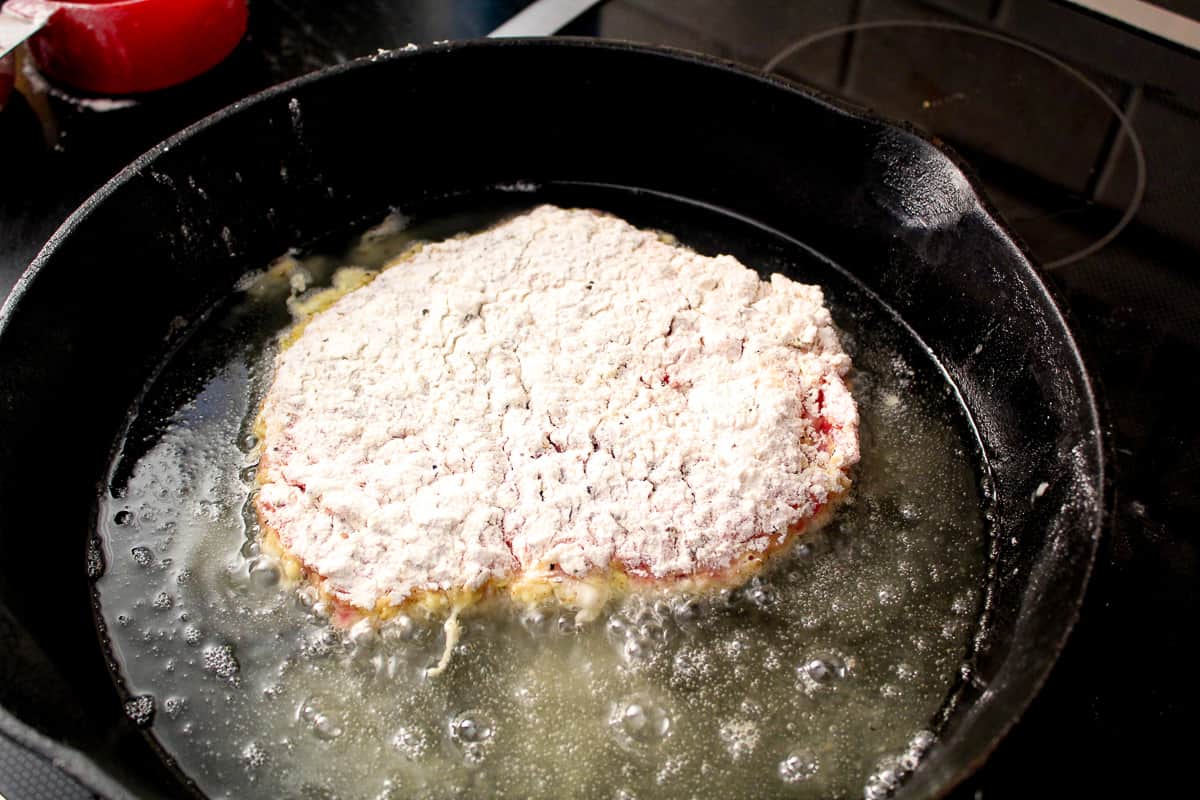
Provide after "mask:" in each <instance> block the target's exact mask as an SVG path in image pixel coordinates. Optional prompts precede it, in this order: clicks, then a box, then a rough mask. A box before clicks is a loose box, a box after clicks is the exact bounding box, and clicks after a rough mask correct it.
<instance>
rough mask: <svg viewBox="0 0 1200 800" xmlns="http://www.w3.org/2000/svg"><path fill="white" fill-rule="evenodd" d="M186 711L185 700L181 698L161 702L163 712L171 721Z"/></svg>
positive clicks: (169, 698)
mask: <svg viewBox="0 0 1200 800" xmlns="http://www.w3.org/2000/svg"><path fill="white" fill-rule="evenodd" d="M186 710H187V700H186V699H184V698H182V697H175V696H172V697H168V698H167V699H166V700H164V701H163V711H165V712H166V714H167V716H168V717H170V718H171V719H176V718H177V717H178V716H179V715H180V714H182V713H183V712H184V711H186Z"/></svg>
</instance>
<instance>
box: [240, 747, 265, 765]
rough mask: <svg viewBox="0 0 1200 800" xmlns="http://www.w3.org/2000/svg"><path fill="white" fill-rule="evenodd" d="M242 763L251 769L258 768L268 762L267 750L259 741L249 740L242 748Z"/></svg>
mask: <svg viewBox="0 0 1200 800" xmlns="http://www.w3.org/2000/svg"><path fill="white" fill-rule="evenodd" d="M242 763H243V764H245V765H246V767H247V768H249V769H257V768H258V767H261V766H262V765H263V764H266V763H267V751H266V750H264V749H263V747H262V745H260V744H259V743H258V742H249V743H247V744H246V746H245V747H243V748H242Z"/></svg>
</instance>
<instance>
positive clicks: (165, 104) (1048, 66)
mask: <svg viewBox="0 0 1200 800" xmlns="http://www.w3.org/2000/svg"><path fill="white" fill-rule="evenodd" d="M526 5H528V2H521V1H520V0H511V1H510V2H487V1H486V0H478V1H477V2H441V1H440V0H421V1H420V2H401V0H391V1H390V2H389V0H362V1H360V2H355V3H344V4H331V3H320V2H300V1H299V0H290V1H289V0H264V2H257V3H255V4H254V5H253V8H252V12H253V13H252V16H251V28H250V33H249V35H248V37H247V39H246V40H245V41H244V42H243V43H242V45H241V46H239V48H238V50H237V51H235V53H234V55H233V56H232V57H231V58H230V59H229V60H228V61H227V62H225V63H224V64H222V65H221V66H220V67H218V68H217V69H216V70H214V71H213V72H211V73H209V74H208V75H206V76H204V77H202V78H200V79H198V80H195V81H193V82H191V83H189V84H186V85H184V86H181V87H178V88H176V89H173V90H168V91H166V92H161V93H157V94H155V95H152V96H148V97H144V98H139V99H137V100H135V101H118V102H116V103H113V102H110V101H107V100H104V99H98V98H79V97H76V96H73V95H71V94H68V93H65V92H63V91H60V90H58V89H55V88H53V87H48V86H45V85H44V84H43V83H42V82H41V81H39V79H38V78H37V75H36V73H33V72H31V71H29V70H25V71H23V72H22V74H21V77H20V78H19V80H18V89H19V90H20V92H21V94H20V95H14V97H13V98H12V100H11V101H10V107H9V108H8V109H7V110H6V111H4V112H3V113H2V114H0V153H3V154H5V157H6V160H5V163H4V167H3V172H2V173H0V174H2V175H3V179H2V180H3V189H2V190H0V296H3V295H4V294H6V293H7V291H8V289H9V288H10V287H11V285H12V284H13V283H14V282H15V280H16V279H17V276H18V275H19V274H20V272H21V271H22V270H23V269H24V267H25V266H26V264H28V262H29V261H30V260H31V259H32V258H33V256H34V255H35V254H36V252H37V251H38V249H40V247H41V245H42V244H43V243H44V242H45V240H46V239H47V238H48V237H49V236H50V234H51V233H52V232H53V231H54V229H55V228H56V227H57V226H58V225H59V224H60V223H61V221H62V220H63V219H64V218H65V217H66V216H67V215H68V214H69V213H70V212H71V211H72V210H74V208H75V207H76V206H77V205H78V204H79V203H80V202H82V200H84V199H85V198H86V197H87V196H88V195H89V194H90V193H91V192H92V191H94V190H95V189H96V188H98V187H99V186H100V185H101V184H102V183H103V182H104V181H105V180H106V179H107V178H108V177H110V176H111V175H112V174H114V173H115V172H116V171H117V170H118V169H120V168H121V167H122V166H124V164H126V163H127V162H128V161H130V160H132V159H133V158H134V157H136V156H137V155H138V154H139V153H141V152H142V151H144V150H145V149H147V148H148V147H150V146H151V145H153V144H154V143H155V142H157V141H159V140H160V139H162V138H165V137H166V136H167V135H169V134H171V133H173V132H175V131H176V130H178V129H180V128H182V127H183V126H185V125H187V124H188V123H190V122H193V121H195V120H196V119H199V118H200V117H202V116H204V115H206V114H207V113H209V112H211V111H214V110H216V109H217V108H219V107H221V106H224V105H226V104H227V103H229V102H232V101H234V100H236V99H238V98H240V97H243V96H245V95H246V94H248V93H250V92H252V91H255V90H257V89H260V88H264V87H266V86H268V85H270V84H273V83H276V82H278V81H281V80H284V79H287V78H290V77H294V76H296V75H299V74H302V73H305V72H308V71H311V70H314V69H318V68H320V67H323V66H327V65H329V64H334V63H337V62H340V61H344V60H346V59H350V58H355V57H358V56H362V55H369V54H373V53H374V52H375V51H376V49H378V48H387V47H397V46H402V45H404V44H405V43H407V42H409V41H414V42H424V41H432V40H436V39H447V38H467V37H472V36H479V35H482V34H485V33H487V32H488V31H490V30H492V29H493V28H495V27H496V26H498V25H499V24H500V23H501V22H503V21H504V20H506V19H508V18H509V17H511V16H512V15H513V14H514V13H516V12H517V11H518V10H520V9H521V8H522V7H524V6H526ZM576 5H586V4H578V3H577V4H576ZM1103 5H1113V4H1105V3H1099V2H1088V3H1052V2H1046V0H961V1H960V2H949V1H947V2H934V1H933V0H930V1H929V2H916V1H915V0H844V1H843V2H836V1H831V2H821V3H815V2H811V3H800V2H789V0H757V1H756V2H754V3H747V2H738V1H737V0H607V2H601V3H599V4H597V5H595V6H594V7H593V8H592V9H591V10H589V11H587V12H586V13H584V14H583V15H582V16H579V17H578V18H576V19H575V20H574V21H573V22H572V23H570V24H569V25H567V27H566V28H564V29H563V30H562V32H563V33H571V34H578V35H587V36H600V37H606V38H619V39H630V40H635V41H642V42H650V43H655V44H667V45H673V46H677V47H683V48H687V49H691V50H697V51H701V52H705V53H709V54H714V55H718V56H721V57H725V58H731V59H734V60H737V61H741V62H744V63H746V64H748V65H750V66H753V67H759V68H762V67H767V68H770V69H772V70H774V71H776V72H777V73H778V74H780V75H783V76H786V77H788V78H790V79H793V80H796V81H798V82H800V83H803V84H806V85H809V86H812V87H814V88H816V89H818V90H820V91H822V92H825V93H827V94H831V95H834V96H837V97H840V98H843V99H845V100H848V101H849V102H852V103H856V104H859V105H862V106H866V107H869V108H872V109H874V110H875V111H877V112H878V113H880V114H882V115H884V116H887V117H891V118H894V119H902V120H907V121H908V122H910V123H912V124H914V125H916V126H918V127H919V128H922V129H924V130H926V131H928V132H930V133H932V134H934V135H935V136H937V137H939V138H941V139H943V140H944V141H945V142H947V143H948V144H949V145H950V146H951V147H952V148H953V149H954V150H956V151H957V152H958V153H960V154H961V155H962V156H963V157H964V158H965V159H966V160H967V161H968V162H969V163H970V164H971V165H972V167H973V169H974V171H975V173H976V175H977V177H978V178H979V179H980V181H981V182H982V184H983V185H984V187H986V190H987V193H988V195H989V197H990V199H991V201H992V203H993V204H994V206H995V207H996V208H997V209H998V210H999V212H1000V214H1001V215H1002V216H1003V217H1004V218H1005V219H1006V220H1007V221H1008V222H1009V223H1010V225H1011V226H1012V228H1013V229H1014V230H1015V231H1016V232H1017V234H1018V235H1019V236H1020V237H1021V238H1022V239H1023V240H1024V242H1025V243H1026V244H1027V246H1028V247H1029V249H1030V251H1031V252H1032V253H1033V254H1034V255H1035V256H1036V257H1037V258H1038V259H1039V260H1040V262H1041V263H1042V264H1043V266H1044V273H1043V274H1044V275H1045V276H1046V278H1047V280H1048V282H1049V283H1050V284H1051V285H1052V287H1053V288H1054V289H1055V290H1056V291H1057V293H1058V296H1059V298H1060V301H1061V303H1062V305H1063V306H1064V308H1065V311H1066V312H1067V316H1068V319H1069V321H1070V323H1071V325H1072V327H1073V328H1074V330H1075V331H1076V333H1077V334H1078V336H1079V339H1080V345H1081V348H1082V349H1083V352H1084V357H1085V360H1086V362H1087V364H1088V366H1089V368H1090V370H1091V372H1092V374H1093V375H1094V376H1095V378H1096V379H1097V382H1098V386H1099V390H1100V399H1101V402H1102V407H1103V410H1104V413H1105V419H1106V421H1107V422H1106V424H1107V428H1108V430H1107V433H1108V436H1109V442H1110V448H1111V453H1112V456H1113V464H1112V468H1113V475H1114V492H1113V495H1114V509H1113V522H1112V525H1111V528H1110V530H1109V532H1108V534H1107V535H1106V538H1105V540H1104V541H1103V543H1102V550H1101V557H1100V564H1099V566H1098V570H1097V573H1096V574H1095V575H1094V577H1093V580H1092V584H1091V587H1090V589H1089V593H1088V598H1087V601H1086V604H1085V607H1084V611H1083V615H1082V618H1081V620H1080V622H1079V624H1078V626H1077V628H1076V630H1075V632H1074V633H1073V635H1072V637H1071V639H1070V641H1069V643H1068V645H1067V648H1066V650H1065V652H1064V653H1063V656H1062V658H1061V660H1060V662H1059V664H1058V665H1057V666H1056V667H1055V669H1054V671H1053V673H1052V675H1051V677H1050V680H1049V683H1048V684H1047V686H1046V687H1045V689H1044V690H1043V691H1042V693H1041V694H1040V695H1039V697H1038V698H1037V699H1036V700H1035V702H1034V704H1033V705H1032V707H1031V708H1030V710H1029V711H1028V713H1027V714H1026V715H1025V717H1024V718H1023V719H1022V720H1021V722H1020V723H1019V724H1018V725H1017V727H1016V728H1015V729H1014V731H1013V732H1012V733H1011V734H1010V735H1009V736H1008V737H1007V738H1006V739H1005V740H1004V742H1003V743H1002V744H1001V746H1000V748H999V750H998V751H997V752H996V753H995V755H994V756H993V757H992V758H991V759H990V760H989V761H988V763H987V764H986V765H985V766H984V767H983V769H982V770H981V771H980V772H979V773H977V774H976V775H975V776H974V777H972V778H971V779H970V780H969V781H968V782H967V784H966V785H965V786H963V787H960V789H959V790H958V791H957V792H956V793H955V795H954V797H956V798H957V797H961V798H972V797H983V798H986V797H993V796H995V797H1006V796H1013V795H1017V794H1022V793H1023V794H1034V795H1035V796H1041V795H1048V794H1051V793H1071V794H1072V795H1084V794H1089V793H1092V794H1096V795H1100V796H1108V795H1109V794H1115V793H1116V792H1117V791H1119V790H1129V789H1136V790H1137V792H1138V795H1139V796H1147V795H1154V794H1159V793H1163V794H1165V793H1167V792H1177V791H1179V790H1181V789H1185V788H1189V787H1190V786H1191V784H1192V782H1193V781H1192V778H1191V777H1190V774H1189V773H1190V770H1189V768H1188V767H1189V764H1188V761H1187V760H1186V759H1187V758H1188V756H1190V755H1191V753H1190V750H1191V749H1192V748H1191V745H1192V743H1193V742H1194V741H1195V737H1194V736H1192V735H1187V734H1184V733H1183V732H1184V731H1186V730H1187V729H1188V727H1187V726H1188V723H1190V722H1191V721H1192V719H1193V718H1194V717H1195V715H1196V714H1197V713H1198V712H1200V702H1198V698H1197V690H1196V683H1195V682H1193V681H1191V679H1190V677H1191V673H1192V671H1193V665H1192V662H1191V660H1190V659H1189V658H1188V655H1190V652H1191V651H1190V647H1189V644H1190V640H1191V639H1192V638H1194V633H1193V631H1194V629H1195V626H1196V621H1195V620H1196V615H1197V591H1196V587H1197V577H1198V570H1197V526H1196V521H1197V519H1200V513H1198V511H1200V508H1198V507H1200V489H1198V487H1200V424H1198V423H1197V417H1196V415H1195V414H1193V413H1192V411H1193V406H1192V403H1193V402H1195V398H1196V397H1197V394H1198V392H1200V377H1198V375H1197V370H1196V365H1197V364H1198V363H1200V358H1198V356H1200V271H1198V270H1200V225H1198V224H1197V220H1200V53H1197V52H1196V51H1194V50H1190V49H1189V48H1188V47H1187V46H1186V45H1184V44H1179V43H1173V42H1168V41H1165V40H1163V39H1160V38H1156V37H1155V36H1154V35H1153V34H1151V33H1147V32H1146V31H1145V30H1141V29H1138V28H1136V27H1133V26H1132V25H1129V24H1124V23H1122V22H1120V21H1117V20H1114V19H1112V18H1111V17H1108V16H1105V15H1103V14H1101V13H1097V12H1095V11H1093V10H1089V9H1088V8H1086V7H1085V6H1103ZM1116 5H1119V4H1116ZM1133 5H1144V4H1133ZM1160 5H1161V6H1163V7H1166V8H1169V9H1170V10H1172V11H1174V12H1176V13H1178V14H1181V15H1183V16H1185V17H1190V18H1191V19H1194V20H1200V2H1196V1H1195V0H1187V1H1185V0H1176V2H1169V3H1161V4H1160ZM1197 30H1200V27H1198V28H1197Z"/></svg>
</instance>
